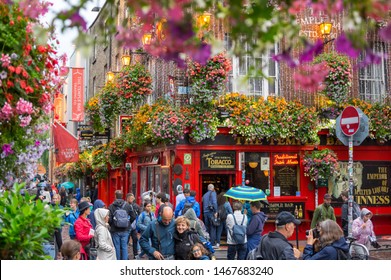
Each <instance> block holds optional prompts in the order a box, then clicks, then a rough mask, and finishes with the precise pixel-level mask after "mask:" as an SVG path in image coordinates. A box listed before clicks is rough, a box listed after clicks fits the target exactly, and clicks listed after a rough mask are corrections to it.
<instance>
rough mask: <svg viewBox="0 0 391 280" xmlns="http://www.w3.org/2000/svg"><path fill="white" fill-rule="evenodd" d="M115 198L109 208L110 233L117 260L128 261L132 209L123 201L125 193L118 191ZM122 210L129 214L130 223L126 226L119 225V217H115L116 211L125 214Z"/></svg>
mask: <svg viewBox="0 0 391 280" xmlns="http://www.w3.org/2000/svg"><path fill="white" fill-rule="evenodd" d="M114 197H115V200H114V201H113V203H112V204H110V206H109V210H110V219H109V225H110V233H111V237H112V238H113V243H114V247H115V252H116V257H117V260H128V240H129V232H130V226H131V223H130V218H129V217H130V215H131V208H130V206H129V205H128V203H127V202H126V201H125V200H123V199H122V197H123V192H122V191H121V190H116V191H115V192H114ZM121 210H124V211H125V212H126V213H127V219H128V221H127V223H126V225H123V224H121V225H119V224H117V217H115V216H116V211H118V214H119V213H120V212H123V211H121ZM114 218H115V219H114Z"/></svg>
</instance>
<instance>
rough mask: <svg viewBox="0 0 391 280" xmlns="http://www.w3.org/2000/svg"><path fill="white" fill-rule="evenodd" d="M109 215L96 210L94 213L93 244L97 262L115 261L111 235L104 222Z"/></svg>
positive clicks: (105, 211)
mask: <svg viewBox="0 0 391 280" xmlns="http://www.w3.org/2000/svg"><path fill="white" fill-rule="evenodd" d="M108 214H109V210H107V209H104V208H98V209H96V210H95V212H94V216H95V221H96V228H95V236H94V238H95V244H96V247H97V252H98V259H99V260H116V259H117V257H116V254H115V248H114V244H113V240H112V238H111V234H110V232H109V229H108V226H109V225H108V224H106V222H105V217H106V216H107V215H108Z"/></svg>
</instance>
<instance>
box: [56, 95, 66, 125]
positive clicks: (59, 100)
mask: <svg viewBox="0 0 391 280" xmlns="http://www.w3.org/2000/svg"><path fill="white" fill-rule="evenodd" d="M53 105H54V119H55V120H56V121H58V122H60V123H62V122H64V95H63V94H61V93H58V94H56V96H55V98H54V104H53Z"/></svg>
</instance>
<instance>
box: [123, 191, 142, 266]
mask: <svg viewBox="0 0 391 280" xmlns="http://www.w3.org/2000/svg"><path fill="white" fill-rule="evenodd" d="M135 200H136V198H135V197H134V194H132V193H128V194H127V195H126V202H127V203H128V205H129V208H130V214H129V218H130V224H132V223H133V222H135V223H136V227H132V226H130V231H129V237H128V244H129V240H130V238H132V249H133V258H134V259H135V258H136V256H137V255H138V251H139V248H140V246H139V244H138V238H137V222H136V219H137V217H138V216H139V215H140V213H141V212H142V209H141V207H140V206H138V204H137V203H136V201H135Z"/></svg>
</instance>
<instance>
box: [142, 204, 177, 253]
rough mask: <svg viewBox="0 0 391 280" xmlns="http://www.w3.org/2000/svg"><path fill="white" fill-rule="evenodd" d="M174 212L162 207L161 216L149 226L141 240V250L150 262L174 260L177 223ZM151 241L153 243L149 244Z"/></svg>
mask: <svg viewBox="0 0 391 280" xmlns="http://www.w3.org/2000/svg"><path fill="white" fill-rule="evenodd" d="M173 217H174V211H173V210H172V208H171V207H168V206H162V210H161V216H159V217H158V219H157V220H156V221H155V222H152V223H150V224H149V226H148V227H147V228H146V230H145V231H144V233H143V234H142V235H141V238H140V241H139V242H140V246H141V249H142V250H143V251H144V252H145V253H146V254H147V255H148V257H149V259H150V260H174V259H175V257H174V256H175V241H174V238H173V235H174V232H175V221H174V219H173ZM149 240H151V242H149Z"/></svg>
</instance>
